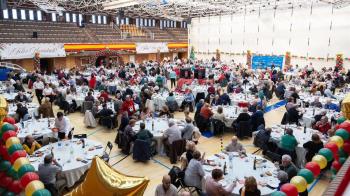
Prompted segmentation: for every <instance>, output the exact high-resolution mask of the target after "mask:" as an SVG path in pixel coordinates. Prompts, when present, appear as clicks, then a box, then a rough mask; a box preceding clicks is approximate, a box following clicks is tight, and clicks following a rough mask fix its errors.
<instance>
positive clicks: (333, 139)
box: [329, 135, 344, 148]
mask: <svg viewBox="0 0 350 196" xmlns="http://www.w3.org/2000/svg"><path fill="white" fill-rule="evenodd" d="M329 141H331V142H334V143H335V144H337V146H338V148H341V147H342V146H343V144H344V140H343V138H341V137H340V136H337V135H335V136H332V137H331V138H329Z"/></svg>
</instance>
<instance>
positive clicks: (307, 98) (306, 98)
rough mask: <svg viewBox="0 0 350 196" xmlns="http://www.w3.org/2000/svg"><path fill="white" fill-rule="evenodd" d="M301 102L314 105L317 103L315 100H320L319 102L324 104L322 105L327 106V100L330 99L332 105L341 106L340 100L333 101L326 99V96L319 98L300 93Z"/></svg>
mask: <svg viewBox="0 0 350 196" xmlns="http://www.w3.org/2000/svg"><path fill="white" fill-rule="evenodd" d="M299 97H300V100H301V101H302V102H306V103H312V102H314V101H315V98H318V99H319V101H320V102H321V103H322V105H325V104H326V103H327V100H328V99H330V100H331V101H332V103H334V104H337V105H339V101H340V99H331V98H329V97H324V96H317V95H311V94H310V93H305V92H304V93H300V94H299Z"/></svg>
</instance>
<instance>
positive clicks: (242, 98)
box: [230, 93, 255, 105]
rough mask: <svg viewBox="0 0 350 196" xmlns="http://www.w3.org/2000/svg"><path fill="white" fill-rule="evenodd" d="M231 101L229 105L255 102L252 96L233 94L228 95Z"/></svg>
mask: <svg viewBox="0 0 350 196" xmlns="http://www.w3.org/2000/svg"><path fill="white" fill-rule="evenodd" d="M230 99H231V105H238V103H241V102H246V103H251V102H252V101H253V100H255V97H254V95H252V94H248V93H247V94H244V93H233V94H230Z"/></svg>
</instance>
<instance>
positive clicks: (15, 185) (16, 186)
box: [8, 180, 22, 194]
mask: <svg viewBox="0 0 350 196" xmlns="http://www.w3.org/2000/svg"><path fill="white" fill-rule="evenodd" d="M8 189H9V190H10V191H11V192H14V193H16V194H18V193H20V192H21V191H22V187H21V183H20V182H19V180H15V181H13V182H12V183H11V185H10V187H9V188H8Z"/></svg>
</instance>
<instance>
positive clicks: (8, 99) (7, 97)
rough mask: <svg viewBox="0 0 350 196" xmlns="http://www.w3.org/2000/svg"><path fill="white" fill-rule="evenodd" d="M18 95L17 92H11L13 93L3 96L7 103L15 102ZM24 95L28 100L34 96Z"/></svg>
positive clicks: (2, 94) (3, 94)
mask: <svg viewBox="0 0 350 196" xmlns="http://www.w3.org/2000/svg"><path fill="white" fill-rule="evenodd" d="M17 95H18V93H17V92H11V93H1V96H3V97H4V98H5V99H6V100H7V101H13V100H14V99H15V97H16V96H17ZM24 95H25V96H26V97H27V98H28V99H31V98H32V95H31V94H29V93H27V92H26V93H24Z"/></svg>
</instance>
